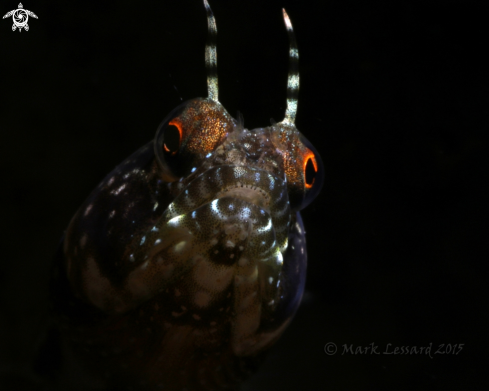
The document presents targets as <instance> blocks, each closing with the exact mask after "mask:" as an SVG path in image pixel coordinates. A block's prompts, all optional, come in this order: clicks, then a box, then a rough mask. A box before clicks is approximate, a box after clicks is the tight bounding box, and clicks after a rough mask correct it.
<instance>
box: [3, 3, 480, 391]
mask: <svg viewBox="0 0 489 391" xmlns="http://www.w3.org/2000/svg"><path fill="white" fill-rule="evenodd" d="M16 1H18V0H16ZM16 1H4V0H2V1H0V5H1V7H0V14H2V15H3V14H5V13H7V12H8V11H10V10H11V9H15V8H17V3H16ZM483 3H484V2H479V4H481V7H480V9H478V8H477V7H476V6H475V4H477V3H476V2H462V1H433V2H408V1H391V2H370V1H355V2H347V1H343V0H331V1H306V0H302V1H294V0H280V1H279V0H269V1H266V2H265V1H263V0H262V1H257V0H247V1H241V0H233V1H230V0H228V1H224V0H212V1H211V6H212V8H213V11H214V14H215V16H216V19H217V26H218V29H219V34H218V58H219V66H218V70H219V82H220V101H221V102H222V103H223V105H224V106H225V107H226V108H227V110H228V111H229V112H230V113H231V114H232V115H235V114H236V113H237V111H238V110H239V111H240V112H241V113H243V116H244V119H245V125H246V127H248V128H254V127H263V126H267V125H268V124H269V119H270V118H271V117H273V118H274V119H275V120H277V121H278V120H281V119H282V118H283V115H284V110H285V90H286V77H287V55H288V41H287V35H286V32H285V28H284V26H283V21H282V14H281V8H282V7H285V8H286V9H287V11H288V13H289V15H290V17H291V19H292V22H293V25H294V28H295V31H296V35H297V39H298V44H299V50H300V71H301V91H300V98H299V112H298V118H297V126H298V128H299V130H301V131H302V132H303V133H304V134H305V135H306V137H308V138H309V140H310V141H311V142H312V143H313V144H314V145H315V146H316V148H317V150H318V151H319V152H320V153H321V155H322V158H323V161H324V165H325V177H326V181H325V186H324V189H323V191H322V193H321V194H320V195H319V197H318V199H317V200H316V201H315V202H314V203H313V204H312V205H311V206H309V208H308V209H307V210H305V211H304V212H303V217H304V220H305V225H306V230H307V238H308V248H309V270H308V282H307V292H306V295H305V299H304V303H303V305H302V307H301V308H300V310H299V312H298V314H297V317H296V319H295V320H294V322H293V323H292V325H291V326H290V327H289V329H288V330H287V332H286V333H285V335H284V337H283V338H282V340H281V341H280V342H279V343H278V344H277V346H276V348H275V349H273V350H272V351H271V353H270V356H269V359H268V361H267V363H266V364H265V365H264V367H263V368H262V370H261V371H260V372H259V373H258V374H257V375H256V376H255V377H254V378H253V379H252V380H251V381H250V382H249V383H248V384H247V386H246V389H247V390H257V391H258V390H279V389H280V390H299V389H307V390H323V389H324V390H326V389H327V390H412V389H444V390H448V389H450V390H452V389H453V390H462V389H464V390H465V389H471V390H483V389H487V387H488V386H489V382H488V373H489V371H488V364H489V363H488V359H487V355H488V347H489V344H488V331H489V330H488V326H489V322H488V318H489V312H488V304H489V303H488V301H489V300H488V299H489V295H488V293H489V292H488V288H487V286H488V284H487V274H486V273H485V264H486V263H487V262H488V259H489V257H488V256H487V251H486V248H487V243H486V242H487V236H488V235H487V228H486V227H487V224H488V223H487V213H486V209H487V206H486V204H487V193H486V191H485V190H484V188H485V186H484V184H485V183H487V174H486V172H487V171H486V167H487V165H486V162H485V159H484V158H485V155H486V154H487V148H488V143H487V139H486V133H487V131H488V129H487V120H488V118H487V117H488V115H487V114H488V111H487V107H488V103H489V102H488V100H489V99H488V97H489V94H488V93H489V89H488V83H487V72H488V62H487V60H486V54H487V36H489V35H488V34H487V28H486V25H487V21H486V19H487V18H486V14H485V13H484V12H483V10H482V4H483ZM23 4H24V8H26V9H29V10H31V11H33V12H34V13H36V14H37V16H38V17H39V19H33V18H30V19H29V26H30V30H29V31H28V32H25V31H22V32H21V33H19V32H17V31H16V32H12V31H11V25H12V20H11V18H8V19H5V20H1V21H0V59H1V60H0V99H1V102H0V132H1V133H0V159H1V164H0V170H1V171H0V174H1V176H0V180H1V191H0V197H1V199H0V207H1V217H0V219H1V220H0V226H1V229H2V231H1V239H2V242H1V247H0V251H1V252H0V306H1V307H0V311H1V312H0V334H1V338H0V371H1V373H2V376H1V377H2V380H0V388H1V389H2V390H4V389H5V390H14V389H27V388H22V387H26V384H28V383H29V381H28V380H26V378H27V377H28V376H29V362H30V361H31V360H32V356H33V355H34V352H35V350H36V347H37V345H36V344H37V342H36V341H38V339H39V334H40V333H41V331H42V329H43V325H44V322H43V319H44V314H45V308H46V304H45V303H46V295H47V280H48V271H49V264H50V262H51V256H52V254H53V253H54V251H55V249H56V246H57V243H58V241H59V238H60V236H61V234H62V232H63V229H64V228H65V227H66V225H67V224H68V222H69V220H70V218H71V216H72V215H73V214H74V212H75V211H76V209H77V208H78V206H79V205H80V204H81V203H82V201H83V200H84V199H85V197H86V196H87V195H88V194H89V192H90V191H91V190H92V189H93V188H94V187H95V186H96V185H97V184H98V182H99V181H100V180H101V179H102V178H103V177H104V176H105V175H106V174H107V173H108V172H109V171H110V170H111V169H112V168H114V167H115V166H116V165H117V164H118V163H120V162H121V161H122V160H123V159H124V158H126V157H127V156H128V155H129V154H131V153H132V152H133V151H135V150H136V149H137V148H138V147H140V146H141V145H143V144H144V143H146V142H147V141H149V140H150V139H151V138H152V137H153V135H154V132H155V130H156V128H157V126H158V124H159V122H160V121H161V120H162V119H163V118H164V117H165V116H166V114H167V113H168V112H169V111H170V110H171V109H173V108H174V107H175V106H177V105H178V104H179V103H180V101H181V98H183V100H186V99H190V98H194V97H198V96H206V94H207V92H206V79H205V78H206V75H205V67H204V45H205V40H206V31H207V27H206V18H205V11H204V8H203V5H202V4H201V2H200V1H199V0H185V1H183V0H180V1H165V2H164V1H159V2H158V1H146V2H129V1H117V2H116V1H107V2H94V1H86V0H85V1H71V2H69V3H68V2H62V1H51V2H42V1H34V0H29V1H27V0H26V2H24V3H23ZM328 342H333V343H335V344H336V345H337V347H338V352H337V353H336V354H335V355H332V356H328V355H326V354H325V353H324V351H323V347H324V345H325V344H326V343H328ZM371 343H373V344H374V345H376V346H378V349H377V350H378V351H379V353H380V354H378V355H376V354H351V353H345V354H343V353H344V348H343V345H345V344H346V345H352V346H353V348H354V349H355V348H356V347H358V346H368V345H369V344H371ZM389 343H390V344H392V347H395V346H417V347H422V346H430V344H432V345H431V346H432V350H431V357H429V356H427V355H425V354H421V355H420V354H418V355H416V354H411V355H405V354H404V355H386V354H382V353H383V352H384V351H385V349H386V346H387V344H389ZM442 344H445V345H444V346H442ZM446 344H451V346H453V345H454V344H464V346H463V348H462V350H461V351H460V352H459V353H458V354H457V355H454V354H445V355H442V354H437V353H436V351H437V349H439V348H440V347H441V349H440V350H441V351H443V352H446V348H447V345H446ZM16 387H17V388H16Z"/></svg>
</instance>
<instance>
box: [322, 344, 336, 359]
mask: <svg viewBox="0 0 489 391" xmlns="http://www.w3.org/2000/svg"><path fill="white" fill-rule="evenodd" d="M337 350H338V348H337V347H336V344H335V343H333V342H328V343H327V344H326V345H324V353H326V354H327V355H328V356H332V355H333V354H335V353H336V351H337Z"/></svg>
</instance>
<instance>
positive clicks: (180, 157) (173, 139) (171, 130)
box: [154, 101, 191, 182]
mask: <svg viewBox="0 0 489 391" xmlns="http://www.w3.org/2000/svg"><path fill="white" fill-rule="evenodd" d="M190 104H191V101H189V102H184V103H182V104H181V105H179V106H178V107H177V108H175V109H174V110H173V111H172V112H171V113H170V114H168V115H167V117H166V118H165V119H164V120H163V122H162V123H161V124H160V126H159V127H158V130H157V132H156V136H155V141H154V143H155V144H154V152H155V155H156V160H157V162H158V165H159V167H160V169H161V171H162V175H163V179H164V180H166V181H167V182H175V181H177V180H179V179H180V178H181V177H182V176H184V175H185V174H186V171H187V168H188V167H187V164H185V161H186V160H188V159H186V158H185V153H184V152H183V149H184V148H183V145H182V143H183V138H184V134H185V129H184V128H183V125H182V123H181V121H180V120H179V116H180V115H181V114H182V113H183V112H184V111H185V109H186V108H187V107H188V106H189V105H190Z"/></svg>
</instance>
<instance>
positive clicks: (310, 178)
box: [306, 158, 316, 186]
mask: <svg viewBox="0 0 489 391" xmlns="http://www.w3.org/2000/svg"><path fill="white" fill-rule="evenodd" d="M314 178H316V170H315V168H314V163H313V162H312V159H311V158H308V159H307V163H306V183H307V184H308V185H309V186H310V185H312V184H313V182H314Z"/></svg>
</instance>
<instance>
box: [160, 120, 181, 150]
mask: <svg viewBox="0 0 489 391" xmlns="http://www.w3.org/2000/svg"><path fill="white" fill-rule="evenodd" d="M163 132H164V133H165V135H164V143H163V153H164V154H165V155H167V156H175V155H176V154H177V152H178V150H179V149H180V144H181V142H182V134H183V131H182V128H181V125H180V123H179V122H178V121H176V120H175V119H174V120H172V121H170V122H169V123H168V126H167V127H166V128H165V129H164V130H163Z"/></svg>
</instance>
